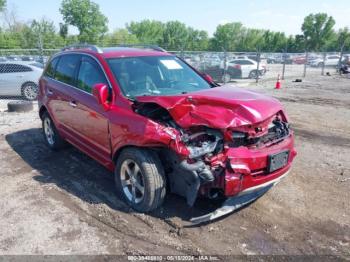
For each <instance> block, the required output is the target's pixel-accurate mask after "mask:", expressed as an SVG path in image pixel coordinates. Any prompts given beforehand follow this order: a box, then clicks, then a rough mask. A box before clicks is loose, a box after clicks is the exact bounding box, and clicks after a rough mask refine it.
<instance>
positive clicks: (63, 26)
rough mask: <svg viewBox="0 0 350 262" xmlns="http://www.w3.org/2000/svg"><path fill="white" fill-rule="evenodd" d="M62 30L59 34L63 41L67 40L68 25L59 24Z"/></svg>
mask: <svg viewBox="0 0 350 262" xmlns="http://www.w3.org/2000/svg"><path fill="white" fill-rule="evenodd" d="M59 27H60V30H59V34H60V36H61V37H62V38H63V39H66V38H67V36H68V25H67V24H65V23H60V24H59Z"/></svg>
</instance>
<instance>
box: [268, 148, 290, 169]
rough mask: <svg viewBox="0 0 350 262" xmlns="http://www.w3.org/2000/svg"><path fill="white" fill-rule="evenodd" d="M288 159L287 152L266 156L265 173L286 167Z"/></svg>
mask: <svg viewBox="0 0 350 262" xmlns="http://www.w3.org/2000/svg"><path fill="white" fill-rule="evenodd" d="M288 158H289V150H286V151H282V152H279V153H277V154H273V155H269V156H268V166H267V171H268V172H269V173H272V172H274V171H276V170H278V169H280V168H282V167H284V166H286V165H287V163H288Z"/></svg>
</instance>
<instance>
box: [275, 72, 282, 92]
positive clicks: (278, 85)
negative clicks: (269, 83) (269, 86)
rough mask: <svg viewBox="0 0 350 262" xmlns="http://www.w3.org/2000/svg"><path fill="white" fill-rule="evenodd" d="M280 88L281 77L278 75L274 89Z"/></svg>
mask: <svg viewBox="0 0 350 262" xmlns="http://www.w3.org/2000/svg"><path fill="white" fill-rule="evenodd" d="M280 88H281V77H280V74H278V76H277V82H276V86H275V89H280Z"/></svg>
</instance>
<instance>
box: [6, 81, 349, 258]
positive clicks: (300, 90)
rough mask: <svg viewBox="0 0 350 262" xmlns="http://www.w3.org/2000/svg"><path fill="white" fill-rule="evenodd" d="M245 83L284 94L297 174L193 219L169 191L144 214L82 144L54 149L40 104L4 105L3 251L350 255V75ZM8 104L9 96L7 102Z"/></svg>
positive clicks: (198, 209) (199, 208) (199, 206)
mask: <svg viewBox="0 0 350 262" xmlns="http://www.w3.org/2000/svg"><path fill="white" fill-rule="evenodd" d="M273 86H274V82H273V81H267V80H265V81H264V80H262V81H261V82H260V83H259V85H258V86H254V85H252V86H249V87H244V88H248V89H254V90H257V91H259V92H263V93H267V94H270V95H273V96H275V97H277V98H278V99H280V101H281V102H282V103H283V105H284V106H285V108H286V111H287V113H288V114H289V118H290V121H291V123H292V127H293V129H294V131H295V134H296V148H297V151H298V156H297V158H296V160H295V163H294V166H293V169H292V171H291V173H290V175H289V176H288V177H286V178H285V179H284V180H283V181H282V182H281V183H280V184H278V185H277V186H276V187H274V188H273V189H272V190H270V192H268V193H267V194H266V195H265V196H263V197H262V198H260V199H259V200H258V201H256V202H254V203H253V204H251V205H250V206H248V207H246V208H243V209H241V210H239V211H238V212H236V213H234V214H231V215H229V216H227V217H225V218H223V219H220V220H219V221H216V222H213V223H210V224H207V225H202V226H197V227H188V225H189V223H188V222H187V220H188V219H189V218H190V217H191V216H195V215H200V214H203V213H205V212H208V211H209V210H211V209H213V208H215V206H217V205H218V203H208V201H203V200H199V201H197V203H196V205H195V207H194V208H192V209H190V208H188V207H187V206H186V202H185V200H184V199H182V198H180V197H177V196H174V195H170V196H168V197H167V198H166V201H165V204H164V206H163V207H162V208H160V209H159V210H157V211H155V212H152V213H151V214H147V215H144V214H137V213H134V212H133V211H132V210H130V209H129V208H128V207H127V206H126V205H124V204H123V203H122V202H121V201H120V200H119V199H118V198H117V197H116V194H115V189H114V182H113V176H112V175H111V174H110V173H109V172H108V171H107V170H105V169H104V168H103V167H101V166H100V165H99V164H97V163H96V162H95V161H93V160H92V159H90V158H89V157H87V156H85V155H84V154H82V153H80V152H79V151H78V150H76V149H74V148H72V147H71V148H68V149H66V150H64V151H61V152H51V151H50V150H49V149H48V148H47V147H46V146H45V144H44V141H43V137H42V134H41V130H40V128H41V123H40V121H39V119H38V116H37V112H30V113H21V114H18V113H7V112H3V111H2V112H0V152H1V154H0V167H1V171H0V185H1V187H0V188H1V190H0V210H1V212H0V254H166V255H170V254H214V255H228V254H297V255H300V254H308V255H311V254H328V255H330V254H333V255H340V256H342V257H349V256H350V201H349V199H350V79H345V78H341V77H338V76H327V77H326V76H324V77H321V76H317V77H316V76H315V77H313V78H306V80H304V81H303V82H302V83H293V82H292V81H291V79H288V80H286V81H285V82H284V83H283V86H282V89H281V90H274V89H273ZM0 104H1V106H0V110H2V109H3V108H4V107H5V106H6V102H5V101H1V102H0Z"/></svg>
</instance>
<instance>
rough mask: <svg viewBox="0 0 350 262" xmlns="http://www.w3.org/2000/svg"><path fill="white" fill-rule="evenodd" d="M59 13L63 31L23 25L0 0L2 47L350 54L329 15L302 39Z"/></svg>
mask: <svg viewBox="0 0 350 262" xmlns="http://www.w3.org/2000/svg"><path fill="white" fill-rule="evenodd" d="M59 12H60V13H61V15H62V18H63V21H64V23H60V25H59V28H56V26H55V25H54V23H53V21H50V20H49V19H45V18H42V19H41V20H36V19H34V20H32V21H31V22H28V23H23V22H20V21H19V20H18V18H17V15H16V13H15V11H14V10H9V9H8V8H6V0H0V13H1V15H2V19H3V22H4V26H3V27H0V49H17V48H21V49H32V48H44V49H56V48H61V47H63V46H65V45H68V44H72V43H77V42H82V43H92V44H98V45H100V46H115V45H120V44H155V45H159V46H161V47H163V48H165V49H167V50H186V51H229V52H248V51H250V52H255V51H262V52H283V51H288V52H305V51H340V50H347V51H350V32H349V29H348V28H347V27H345V28H342V29H339V30H335V29H334V26H335V20H334V18H333V17H332V16H328V15H327V14H325V13H317V14H310V15H308V16H306V17H305V19H304V22H303V24H302V25H301V31H302V34H300V35H286V34H285V33H283V32H274V31H270V30H264V29H254V28H248V27H245V26H244V25H243V24H242V23H240V22H232V23H227V24H222V25H218V26H217V28H216V31H215V32H214V34H213V36H212V37H209V35H208V33H207V32H206V31H204V30H197V29H195V28H192V27H189V26H187V25H186V24H184V23H182V22H180V21H168V22H165V23H164V22H161V21H156V20H149V19H145V20H142V21H138V22H135V21H132V22H130V23H128V24H126V25H125V28H120V29H116V30H114V31H112V32H108V27H107V23H108V18H107V17H106V16H105V15H104V14H103V13H102V12H101V10H100V8H99V6H98V5H97V4H96V3H94V2H92V1H91V0H63V1H62V3H61V7H60V9H59ZM70 26H74V27H76V28H77V29H78V31H79V34H77V35H70V34H68V28H69V27H70Z"/></svg>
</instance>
